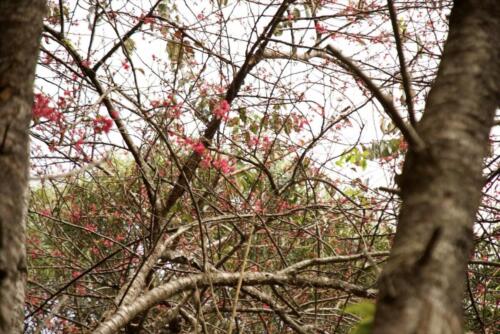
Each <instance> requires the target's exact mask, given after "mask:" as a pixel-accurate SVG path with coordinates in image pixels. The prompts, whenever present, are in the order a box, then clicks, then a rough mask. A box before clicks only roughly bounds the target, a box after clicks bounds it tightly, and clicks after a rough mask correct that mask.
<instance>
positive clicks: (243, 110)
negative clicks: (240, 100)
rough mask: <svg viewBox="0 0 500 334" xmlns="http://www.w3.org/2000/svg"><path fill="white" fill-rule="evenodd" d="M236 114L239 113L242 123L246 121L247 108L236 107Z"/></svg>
mask: <svg viewBox="0 0 500 334" xmlns="http://www.w3.org/2000/svg"><path fill="white" fill-rule="evenodd" d="M238 114H239V115H240V119H241V121H242V122H243V123H246V122H247V108H243V107H241V108H238Z"/></svg>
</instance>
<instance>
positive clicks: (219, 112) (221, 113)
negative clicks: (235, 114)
mask: <svg viewBox="0 0 500 334" xmlns="http://www.w3.org/2000/svg"><path fill="white" fill-rule="evenodd" d="M229 109H230V105H229V102H227V101H226V100H222V101H220V102H219V104H218V105H217V106H216V107H215V108H214V110H213V114H214V116H215V117H216V118H218V119H223V120H227V119H228V113H229Z"/></svg>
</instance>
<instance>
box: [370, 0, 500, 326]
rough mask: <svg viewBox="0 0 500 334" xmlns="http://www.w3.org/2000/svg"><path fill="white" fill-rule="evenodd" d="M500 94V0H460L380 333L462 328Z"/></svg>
mask: <svg viewBox="0 0 500 334" xmlns="http://www.w3.org/2000/svg"><path fill="white" fill-rule="evenodd" d="M499 101H500V1H498V0H481V1H475V0H456V1H455V4H454V8H453V10H452V14H451V18H450V32H449V37H448V40H447V42H446V45H445V48H444V53H443V58H442V61H441V65H440V68H439V71H438V75H437V78H436V81H435V83H434V85H433V87H432V89H431V92H430V94H429V97H428V100H427V105H426V109H425V113H424V116H423V118H422V120H421V121H420V123H419V124H418V127H417V130H418V132H419V134H420V136H421V137H422V138H423V139H424V141H425V143H426V146H427V152H425V153H416V152H412V151H410V152H409V153H408V156H407V158H406V161H405V165H404V169H403V174H402V177H401V184H400V186H401V196H402V200H403V205H402V209H401V213H400V217H399V223H398V229H397V233H396V239H395V241H394V246H393V249H392V252H391V256H390V258H389V262H388V263H387V265H386V267H385V268H384V272H383V274H382V277H381V279H380V292H379V297H378V301H377V312H376V317H375V324H374V331H373V333H375V334H382V333H383V334H391V333H398V334H405V333H412V334H414V333H426V334H427V333H436V334H438V333H439V334H444V333H449V334H457V333H463V330H462V326H463V325H462V313H463V311H462V299H463V291H464V282H465V273H466V267H467V261H468V259H469V256H470V253H471V250H472V246H473V230H472V228H473V223H474V219H475V215H476V212H477V209H478V206H479V203H480V199H481V188H482V186H483V183H484V180H483V178H482V166H483V159H484V158H485V156H486V154H487V150H488V135H489V132H490V129H491V127H492V125H493V119H494V114H495V110H496V108H497V106H498V105H499Z"/></svg>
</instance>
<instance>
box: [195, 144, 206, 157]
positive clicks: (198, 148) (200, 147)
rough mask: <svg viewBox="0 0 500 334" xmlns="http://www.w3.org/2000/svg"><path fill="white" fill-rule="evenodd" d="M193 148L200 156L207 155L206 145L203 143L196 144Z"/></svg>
mask: <svg viewBox="0 0 500 334" xmlns="http://www.w3.org/2000/svg"><path fill="white" fill-rule="evenodd" d="M192 147H193V151H194V152H195V153H196V154H198V155H203V153H205V145H203V143H202V142H198V143H196V144H194V145H193V146H192Z"/></svg>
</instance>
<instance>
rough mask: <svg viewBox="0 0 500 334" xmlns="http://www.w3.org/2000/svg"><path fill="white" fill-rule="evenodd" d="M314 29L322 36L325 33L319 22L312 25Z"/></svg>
mask: <svg viewBox="0 0 500 334" xmlns="http://www.w3.org/2000/svg"><path fill="white" fill-rule="evenodd" d="M314 28H315V29H316V32H317V33H318V34H324V33H326V32H327V30H326V28H325V27H324V26H323V25H322V24H321V23H319V22H318V23H316V24H315V25H314Z"/></svg>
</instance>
